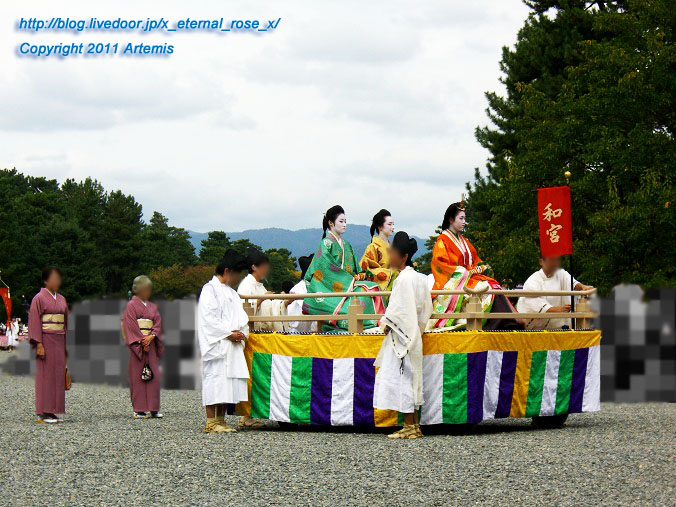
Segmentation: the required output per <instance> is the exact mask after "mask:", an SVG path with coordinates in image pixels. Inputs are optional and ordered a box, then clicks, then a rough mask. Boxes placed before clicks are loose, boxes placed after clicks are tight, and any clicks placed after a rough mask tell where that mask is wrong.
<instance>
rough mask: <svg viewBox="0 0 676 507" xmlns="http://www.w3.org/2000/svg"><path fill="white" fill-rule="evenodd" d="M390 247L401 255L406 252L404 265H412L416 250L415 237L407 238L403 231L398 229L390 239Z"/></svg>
mask: <svg viewBox="0 0 676 507" xmlns="http://www.w3.org/2000/svg"><path fill="white" fill-rule="evenodd" d="M392 248H393V249H394V250H396V251H397V252H399V253H400V254H401V255H406V254H408V257H407V259H406V265H407V266H413V256H414V255H415V253H416V252H417V251H418V242H417V241H416V240H415V238H409V236H408V234H406V233H405V232H404V231H399V232H398V233H396V234H395V235H394V238H393V239H392Z"/></svg>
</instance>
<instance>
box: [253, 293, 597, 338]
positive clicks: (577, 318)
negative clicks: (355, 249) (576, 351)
mask: <svg viewBox="0 0 676 507" xmlns="http://www.w3.org/2000/svg"><path fill="white" fill-rule="evenodd" d="M595 292H596V289H589V290H569V291H527V290H508V289H489V288H488V287H486V288H484V289H479V290H474V289H470V288H467V287H465V288H464V289H463V290H433V291H430V294H431V295H432V296H441V295H444V296H445V295H449V296H450V295H466V296H469V301H468V302H467V305H466V307H465V311H464V312H458V313H433V314H432V315H431V317H430V318H431V319H443V318H449V317H452V318H454V319H466V320H467V325H466V328H467V329H468V330H470V331H480V330H481V328H482V326H483V320H484V319H541V320H550V319H574V322H575V328H576V329H588V328H589V327H591V319H593V318H596V317H597V314H596V313H594V312H592V311H591V306H590V305H589V297H590V296H591V295H592V294H594V293H595ZM391 294H392V292H391V291H380V292H324V293H322V292H315V293H312V294H261V295H255V296H252V295H249V296H247V295H241V296H240V297H241V298H242V299H243V300H244V301H243V302H244V310H245V311H246V312H247V314H248V315H249V325H250V326H251V327H253V324H254V323H256V322H308V321H309V322H318V323H320V322H327V321H332V320H347V327H348V332H350V333H361V332H362V331H363V330H364V322H363V321H365V320H378V319H380V318H381V317H382V316H383V314H377V313H374V314H366V313H362V311H363V309H362V306H361V305H360V304H359V301H358V300H357V299H353V300H352V301H351V302H350V305H349V306H348V309H347V315H344V316H343V317H342V318H341V317H340V316H336V315H295V316H294V315H284V316H279V317H261V316H255V315H254V308H253V306H252V304H247V301H251V300H259V299H260V300H266V299H271V300H274V299H282V300H297V299H317V298H341V299H342V298H346V297H347V298H349V297H353V296H357V297H376V296H389V295H391ZM483 294H496V295H497V294H500V295H503V296H507V297H510V296H511V297H540V296H580V301H578V302H577V303H576V304H575V310H576V311H574V312H546V313H534V312H531V313H484V312H482V311H481V300H480V299H479V296H481V295H483ZM318 327H319V326H318Z"/></svg>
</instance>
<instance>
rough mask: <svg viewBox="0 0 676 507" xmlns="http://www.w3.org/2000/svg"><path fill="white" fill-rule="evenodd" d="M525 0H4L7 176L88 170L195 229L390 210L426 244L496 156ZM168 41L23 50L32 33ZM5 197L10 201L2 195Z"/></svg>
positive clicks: (47, 39)
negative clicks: (156, 27)
mask: <svg viewBox="0 0 676 507" xmlns="http://www.w3.org/2000/svg"><path fill="white" fill-rule="evenodd" d="M527 14H528V9H527V8H526V7H525V6H524V5H523V4H522V2H521V1H520V0H483V1H481V2H466V1H463V2H460V1H456V0H450V1H449V0H441V1H437V0H428V1H425V2H415V3H414V2H410V1H380V0H374V1H371V2H363V1H361V0H360V1H352V0H344V1H341V2H317V1H289V0H276V1H251V0H249V1H222V0H221V1H207V0H203V1H200V2H190V3H188V2H185V1H162V2H159V1H157V2H151V1H145V2H138V1H126V0H122V1H116V2H106V3H104V2H97V3H93V2H89V1H71V2H68V5H67V6H65V5H63V3H62V2H59V3H56V2H51V1H41V2H37V1H30V0H26V1H23V2H3V5H2V6H0V19H2V20H3V21H2V28H1V29H0V68H2V69H4V71H3V72H2V73H0V168H13V167H16V169H17V170H18V171H20V172H22V173H24V174H30V175H34V176H45V177H48V178H56V179H58V180H59V181H63V180H65V179H67V178H74V179H76V180H82V179H84V178H86V177H89V176H90V177H92V178H95V179H97V180H99V181H100V182H101V183H102V184H103V185H104V187H105V188H106V189H107V190H117V189H120V190H122V191H123V192H125V193H129V194H132V195H134V196H135V198H136V199H137V201H139V202H140V203H141V204H142V205H143V209H144V214H145V216H146V218H148V217H150V216H151V215H152V212H153V211H159V212H161V213H162V214H164V215H165V216H167V217H168V218H169V221H170V223H171V224H172V225H175V226H179V227H184V228H187V229H190V230H195V231H201V232H204V231H209V230H225V231H241V230H245V229H258V228H264V227H282V228H288V229H300V228H307V227H319V226H320V224H321V218H322V215H323V213H324V211H325V210H326V209H327V208H328V207H330V206H332V205H334V204H341V205H342V206H343V207H344V208H345V210H346V214H347V218H348V223H349V222H352V223H359V224H369V223H370V220H371V217H372V216H373V215H374V214H375V213H376V212H377V211H378V210H379V209H381V208H387V209H388V210H390V212H391V213H392V215H393V218H394V220H395V224H396V228H397V229H398V230H406V231H407V232H410V233H413V234H416V235H419V236H423V237H425V236H428V235H430V234H432V233H433V231H434V228H435V227H436V226H437V225H438V224H439V223H440V222H441V218H442V216H443V213H444V210H445V209H446V207H447V206H448V204H450V203H451V202H455V201H457V200H459V199H460V196H461V193H462V192H463V191H464V185H465V182H467V181H471V180H472V179H473V174H474V169H475V168H476V167H479V168H483V167H484V166H485V162H486V159H487V156H488V152H487V151H486V150H484V149H483V148H482V147H481V146H479V144H478V143H477V142H476V140H475V138H474V129H475V127H476V126H477V125H482V126H483V125H486V124H487V123H488V118H487V116H486V113H485V109H486V106H487V103H486V99H485V97H484V93H485V92H486V91H498V92H502V90H503V87H502V85H501V84H500V82H499V77H500V75H501V74H500V69H499V60H500V56H501V51H502V47H503V46H505V45H507V46H513V44H514V43H515V41H516V36H517V32H518V30H519V28H520V27H521V26H522V25H523V22H524V20H525V18H526V16H527ZM22 17H23V18H30V17H37V18H45V19H49V18H51V17H61V18H62V19H63V18H68V17H70V18H71V19H87V20H88V19H89V18H91V17H97V18H98V19H110V20H115V19H117V18H122V19H142V20H143V21H145V20H146V18H148V17H151V18H160V17H164V18H165V19H168V20H169V27H171V26H174V25H175V23H176V21H178V20H179V19H185V18H187V17H189V18H191V19H219V18H221V17H223V18H224V20H225V22H226V23H228V22H229V21H230V20H233V19H243V20H244V19H250V20H254V19H258V20H260V22H261V23H262V24H263V25H265V26H266V25H267V21H268V20H277V19H278V18H281V20H280V21H279V23H278V25H277V28H276V29H274V30H270V31H267V32H258V31H253V32H241V31H240V32H235V31H231V32H210V33H205V32H192V33H188V32H178V31H177V32H172V33H169V32H151V33H150V34H143V33H138V32H100V31H99V32H91V31H90V32H87V31H83V32H81V33H77V32H56V33H53V32H47V31H39V32H37V33H36V32H34V31H33V32H30V31H20V30H18V29H17V28H16V24H17V21H18V20H19V19H20V18H22ZM23 42H28V43H30V44H45V45H53V44H58V43H68V44H70V43H71V42H76V43H80V42H83V43H85V47H86V44H87V43H89V42H94V43H98V42H101V43H104V44H105V43H111V44H112V43H115V42H117V43H118V44H119V45H120V46H125V45H126V44H127V43H132V44H134V45H136V44H139V43H144V44H164V43H168V44H172V45H174V53H173V54H172V55H171V56H168V57H157V56H137V57H129V56H127V57H125V56H120V55H118V56H108V57H105V56H104V57H95V58H93V57H85V56H77V57H68V58H54V57H50V58H46V59H36V58H30V57H21V56H19V55H18V54H17V53H18V52H17V47H18V46H19V45H20V44H21V43H23ZM0 198H1V197H0Z"/></svg>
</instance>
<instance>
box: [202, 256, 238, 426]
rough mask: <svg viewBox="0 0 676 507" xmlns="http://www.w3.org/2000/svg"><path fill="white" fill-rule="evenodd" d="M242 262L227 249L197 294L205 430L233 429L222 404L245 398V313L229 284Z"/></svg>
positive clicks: (236, 278)
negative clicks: (214, 272)
mask: <svg viewBox="0 0 676 507" xmlns="http://www.w3.org/2000/svg"><path fill="white" fill-rule="evenodd" d="M245 266H246V265H245V263H244V257H243V256H242V255H240V254H238V253H237V252H235V251H234V250H228V251H227V252H226V253H225V255H224V257H223V259H222V260H221V262H220V263H219V264H218V266H216V274H215V275H214V277H213V278H212V279H211V280H210V281H209V282H207V283H206V284H205V285H204V287H202V292H201V294H200V298H199V303H198V310H197V338H198V341H199V347H200V354H201V356H202V403H203V405H204V406H205V408H206V413H207V423H206V426H205V427H204V432H205V433H231V432H234V431H236V430H235V429H234V428H230V427H228V426H227V424H226V423H225V404H227V403H238V402H240V401H246V400H247V399H248V393H247V379H248V378H249V370H248V368H247V364H246V360H245V358H244V346H245V343H246V339H247V337H248V335H249V317H248V315H247V314H246V312H245V311H244V308H243V307H242V300H241V299H240V297H239V295H238V294H237V293H236V292H235V290H234V289H232V287H231V286H230V285H231V284H236V283H237V282H238V281H239V279H240V278H241V275H240V273H241V272H242V270H243V269H245Z"/></svg>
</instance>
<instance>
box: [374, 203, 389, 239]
mask: <svg viewBox="0 0 676 507" xmlns="http://www.w3.org/2000/svg"><path fill="white" fill-rule="evenodd" d="M391 216H392V214H391V213H390V212H389V211H387V210H386V209H381V210H380V211H379V212H378V213H376V214H375V215H373V220H372V221H371V229H369V231H370V232H371V237H373V236H375V235H376V234H378V229H379V228H380V227H382V226H383V225H385V219H386V218H387V217H391Z"/></svg>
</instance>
